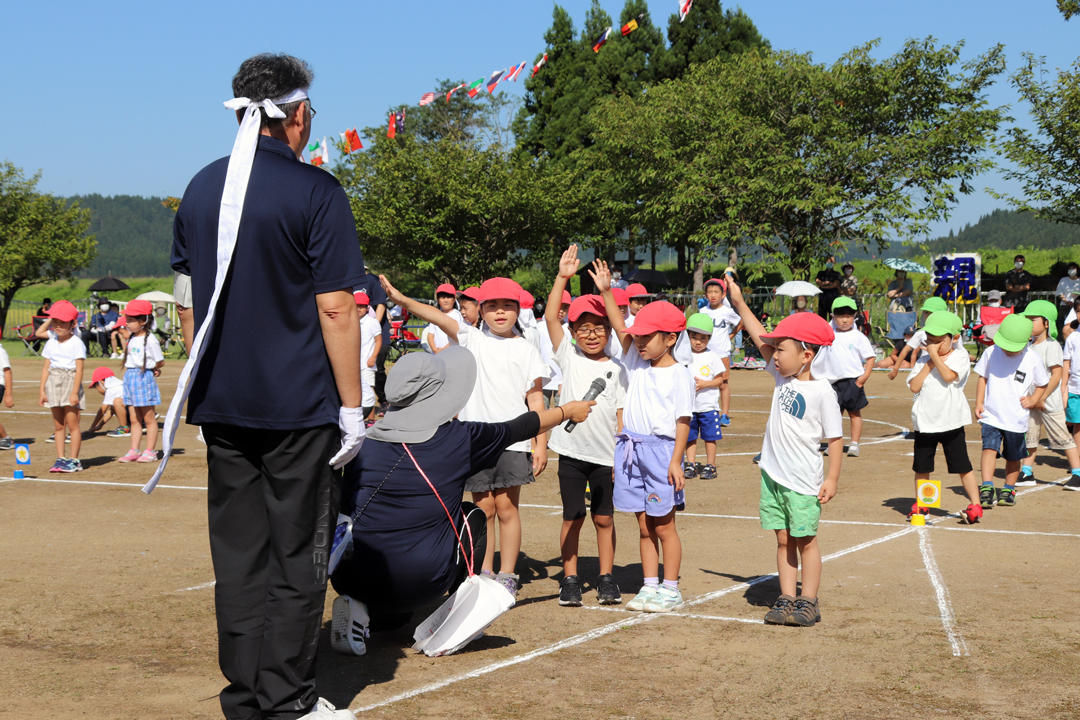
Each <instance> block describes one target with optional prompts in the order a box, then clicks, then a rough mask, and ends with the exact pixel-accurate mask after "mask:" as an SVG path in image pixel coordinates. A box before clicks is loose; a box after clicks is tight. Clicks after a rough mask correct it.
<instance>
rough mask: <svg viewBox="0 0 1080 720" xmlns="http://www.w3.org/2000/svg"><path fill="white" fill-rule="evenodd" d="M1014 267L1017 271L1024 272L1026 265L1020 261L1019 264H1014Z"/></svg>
mask: <svg viewBox="0 0 1080 720" xmlns="http://www.w3.org/2000/svg"><path fill="white" fill-rule="evenodd" d="M1013 267H1014V268H1016V269H1017V270H1023V269H1024V263H1022V262H1019V261H1018V262H1014V263H1013Z"/></svg>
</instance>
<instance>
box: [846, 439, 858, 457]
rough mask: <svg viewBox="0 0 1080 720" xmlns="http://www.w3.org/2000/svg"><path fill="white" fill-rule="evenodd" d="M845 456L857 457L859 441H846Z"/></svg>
mask: <svg viewBox="0 0 1080 720" xmlns="http://www.w3.org/2000/svg"><path fill="white" fill-rule="evenodd" d="M847 456H848V457H859V443H857V442H853V443H848V446H847Z"/></svg>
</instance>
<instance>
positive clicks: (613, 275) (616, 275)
mask: <svg viewBox="0 0 1080 720" xmlns="http://www.w3.org/2000/svg"><path fill="white" fill-rule="evenodd" d="M621 277H622V273H621V272H619V271H618V270H616V271H615V272H613V273H611V279H612V280H618V279H620V278H621Z"/></svg>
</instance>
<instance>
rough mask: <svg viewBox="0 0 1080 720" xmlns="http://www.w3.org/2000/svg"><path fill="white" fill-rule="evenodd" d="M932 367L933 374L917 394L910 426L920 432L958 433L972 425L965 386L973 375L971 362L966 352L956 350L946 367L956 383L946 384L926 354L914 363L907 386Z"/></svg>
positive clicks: (949, 357)
mask: <svg viewBox="0 0 1080 720" xmlns="http://www.w3.org/2000/svg"><path fill="white" fill-rule="evenodd" d="M927 365H929V366H930V374H929V375H927V376H926V379H925V380H923V384H922V389H921V390H920V391H919V392H917V393H915V398H914V402H913V404H912V406H911V424H912V426H913V427H914V428H915V429H916V430H917V431H919V432H924V433H940V432H946V431H947V430H955V429H956V428H960V427H964V426H965V425H970V424H971V406H970V405H968V401H967V397H966V396H965V395H964V385H965V384H967V379H968V375H969V374H971V358H970V357H968V354H967V351H966V350H953V351H952V352H951V353H949V356H948V357H947V358H945V367H947V368H949V369H950V370H952V371H953V372H955V373H956V380H954V381H953V382H951V383H947V382H945V381H944V380H942V379H941V373H939V372H938V371H937V368H936V367H934V365H933V363H932V362H931V360H930V355H929V354H928V353H924V354H923V356H922V357H921V358H919V359H918V360H916V361H915V366H914V367H913V368H911V372H910V373H909V374H908V378H907V384H908V387H911V381H912V380H913V379H914V378H915V377H916V376H917V375H918V374H919V373H921V372H922V371H923V368H924V367H926V366H927Z"/></svg>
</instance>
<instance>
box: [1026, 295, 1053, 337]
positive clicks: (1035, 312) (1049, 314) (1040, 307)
mask: <svg viewBox="0 0 1080 720" xmlns="http://www.w3.org/2000/svg"><path fill="white" fill-rule="evenodd" d="M1021 315H1023V316H1024V317H1029V318H1033V317H1041V318H1042V319H1044V320H1046V326H1047V327H1048V328H1049V329H1050V337H1052V338H1054V339H1055V340H1056V339H1057V336H1058V334H1057V318H1058V310H1057V307H1055V306H1054V303H1052V302H1050V301H1048V300H1032V301H1031V302H1029V303H1028V306H1027V308H1026V309H1025V310H1024V312H1022V313H1021Z"/></svg>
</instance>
